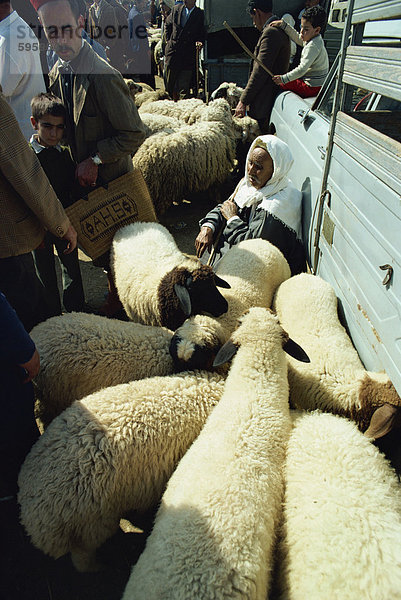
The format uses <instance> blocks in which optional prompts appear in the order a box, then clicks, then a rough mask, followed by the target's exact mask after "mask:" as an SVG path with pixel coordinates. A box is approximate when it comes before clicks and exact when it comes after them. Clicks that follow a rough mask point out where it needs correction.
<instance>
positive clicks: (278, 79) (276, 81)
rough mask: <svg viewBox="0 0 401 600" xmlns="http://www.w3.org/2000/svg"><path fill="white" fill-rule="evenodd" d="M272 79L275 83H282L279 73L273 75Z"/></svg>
mask: <svg viewBox="0 0 401 600" xmlns="http://www.w3.org/2000/svg"><path fill="white" fill-rule="evenodd" d="M272 79H273V81H274V83H275V84H276V85H280V83H283V81H282V79H281V75H273V77H272Z"/></svg>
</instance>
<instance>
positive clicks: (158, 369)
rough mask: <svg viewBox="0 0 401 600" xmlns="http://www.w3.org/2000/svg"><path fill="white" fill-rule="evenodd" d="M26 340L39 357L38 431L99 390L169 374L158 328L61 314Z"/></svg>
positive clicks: (165, 337)
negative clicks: (32, 345)
mask: <svg viewBox="0 0 401 600" xmlns="http://www.w3.org/2000/svg"><path fill="white" fill-rule="evenodd" d="M30 335H31V337H32V339H33V340H34V342H35V345H36V347H37V349H38V352H39V355H40V371H39V374H38V375H37V377H36V378H35V382H34V383H35V393H36V396H37V398H38V399H39V417H40V419H41V421H42V423H43V424H44V426H47V425H48V424H49V423H50V421H51V420H52V419H54V417H56V416H57V415H59V414H60V413H61V412H62V411H63V410H64V409H65V408H67V407H68V406H70V404H72V402H73V401H74V400H80V399H81V398H83V397H84V396H87V395H88V394H92V393H93V392H96V391H97V390H100V389H101V388H104V387H110V386H112V385H117V384H119V383H126V382H128V381H133V380H134V379H143V378H144V377H152V376H155V375H169V374H171V373H172V372H173V361H172V358H171V355H170V353H169V345H170V341H171V337H172V332H171V331H169V330H168V329H165V328H163V327H149V326H145V325H140V324H139V323H125V322H122V321H118V320H116V319H107V318H106V317H100V316H98V315H90V314H85V313H67V314H64V315H61V316H58V317H52V318H51V319H48V320H47V321H45V322H43V323H40V324H39V325H37V326H36V327H34V328H33V329H32V331H31V333H30Z"/></svg>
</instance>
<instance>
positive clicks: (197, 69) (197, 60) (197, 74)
mask: <svg viewBox="0 0 401 600" xmlns="http://www.w3.org/2000/svg"><path fill="white" fill-rule="evenodd" d="M195 54H196V58H195V61H196V94H195V98H197V97H198V95H199V48H198V46H196V48H195Z"/></svg>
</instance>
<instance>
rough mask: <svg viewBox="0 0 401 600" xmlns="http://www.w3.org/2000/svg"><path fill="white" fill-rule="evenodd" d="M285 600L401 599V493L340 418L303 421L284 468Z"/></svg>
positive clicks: (375, 454)
mask: <svg viewBox="0 0 401 600" xmlns="http://www.w3.org/2000/svg"><path fill="white" fill-rule="evenodd" d="M285 480H286V491H285V502H284V521H283V527H282V537H281V541H280V552H279V556H278V560H277V565H278V570H279V575H278V581H279V588H280V592H281V593H280V594H279V595H278V597H279V598H280V600H305V599H306V598H307V599H308V600H322V599H325V600H326V599H328V598H330V600H357V599H359V598H366V599H368V598H371V599H373V598H374V599H375V600H390V598H391V600H396V599H397V598H398V599H400V598H401V488H400V484H399V483H398V480H397V476H396V474H395V472H394V471H393V469H391V468H390V466H389V464H388V462H387V461H386V459H385V458H384V456H383V455H382V454H380V452H379V451H378V450H377V448H375V447H374V446H373V445H372V444H370V443H369V441H368V440H367V439H366V437H365V436H363V435H362V433H361V432H360V431H359V430H358V429H357V427H356V425H355V424H354V423H352V422H351V421H348V420H347V419H344V418H342V417H338V416H334V415H330V414H324V413H319V412H314V413H304V414H303V415H302V416H300V417H298V419H297V420H296V422H295V426H294V429H293V431H292V433H291V435H290V439H289V442H288V449H287V457H286V466H285Z"/></svg>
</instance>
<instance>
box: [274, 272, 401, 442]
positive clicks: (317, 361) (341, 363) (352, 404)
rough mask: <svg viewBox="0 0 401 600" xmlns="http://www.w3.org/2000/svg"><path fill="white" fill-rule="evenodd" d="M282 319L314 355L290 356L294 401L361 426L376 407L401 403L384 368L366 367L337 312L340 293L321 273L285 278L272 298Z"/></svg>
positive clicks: (289, 332) (304, 406) (289, 369)
mask: <svg viewBox="0 0 401 600" xmlns="http://www.w3.org/2000/svg"><path fill="white" fill-rule="evenodd" d="M274 308H275V310H276V312H277V315H278V317H279V319H280V323H281V324H282V326H283V327H284V328H285V330H286V331H287V332H288V334H289V336H290V337H291V338H293V339H294V340H295V341H298V342H300V343H302V347H303V349H304V350H305V352H306V353H307V354H308V356H309V358H310V359H311V362H310V363H300V362H297V361H295V360H294V359H292V358H291V357H288V380H289V383H290V400H291V405H293V406H294V407H296V408H303V409H306V410H314V409H321V410H324V411H329V412H333V413H337V414H340V415H344V416H347V417H349V418H352V419H353V420H355V421H356V422H357V424H358V426H359V427H360V429H361V430H362V431H365V430H366V429H367V427H368V425H369V422H370V418H371V416H372V414H373V412H374V410H375V409H376V408H378V407H379V406H382V405H383V404H384V403H386V402H387V403H389V404H392V405H395V406H400V404H401V401H400V398H399V396H398V394H397V392H396V391H395V389H394V387H393V385H392V384H391V382H390V380H389V378H388V376H387V375H386V374H385V373H373V372H371V371H365V369H364V367H363V365H362V363H361V361H360V358H359V356H358V353H357V352H356V350H355V348H354V346H353V345H352V342H351V339H350V338H349V336H348V334H347V332H346V331H345V329H344V327H343V326H342V325H341V323H340V321H339V319H338V314H337V297H336V294H335V292H334V289H333V288H332V287H331V285H330V284H329V283H327V282H325V281H323V279H321V278H320V277H317V276H315V275H309V274H307V273H302V274H300V275H296V276H295V277H291V279H288V280H287V281H285V282H284V283H282V284H281V285H280V286H279V288H278V290H277V294H276V297H275V299H274Z"/></svg>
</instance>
